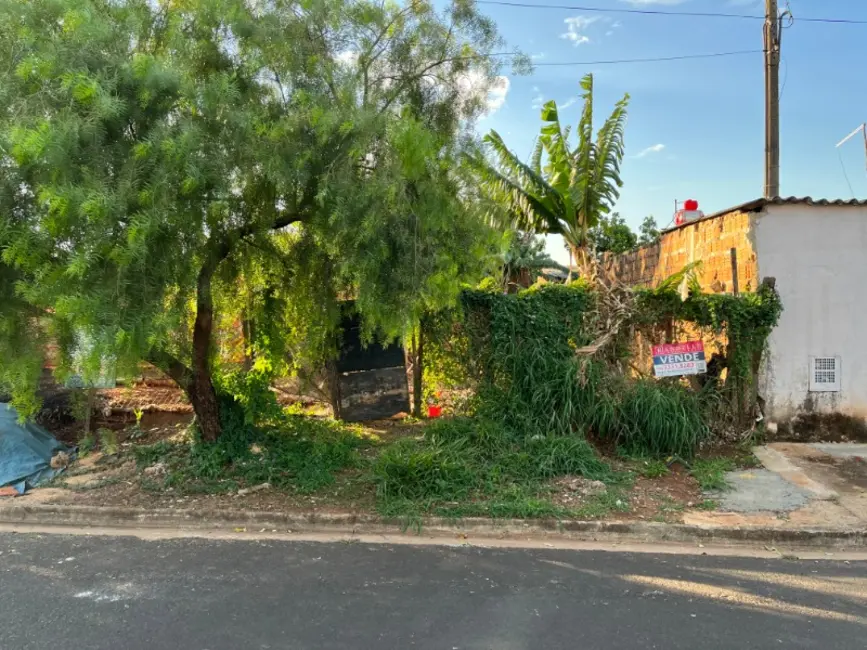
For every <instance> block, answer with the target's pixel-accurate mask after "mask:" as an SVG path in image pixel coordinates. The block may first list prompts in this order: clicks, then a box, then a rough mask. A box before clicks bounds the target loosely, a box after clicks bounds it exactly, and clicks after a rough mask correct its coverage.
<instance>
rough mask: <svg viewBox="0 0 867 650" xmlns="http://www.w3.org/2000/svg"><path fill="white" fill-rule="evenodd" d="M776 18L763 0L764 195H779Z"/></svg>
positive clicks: (771, 0) (773, 5)
mask: <svg viewBox="0 0 867 650" xmlns="http://www.w3.org/2000/svg"><path fill="white" fill-rule="evenodd" d="M780 27H781V25H780V19H779V16H778V9H777V0H765V198H768V199H771V198H774V197H777V196H779V195H780V31H781V29H780Z"/></svg>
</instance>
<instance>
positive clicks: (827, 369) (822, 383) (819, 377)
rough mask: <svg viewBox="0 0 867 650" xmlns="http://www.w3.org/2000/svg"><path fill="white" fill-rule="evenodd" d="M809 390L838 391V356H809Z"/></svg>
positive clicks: (820, 391)
mask: <svg viewBox="0 0 867 650" xmlns="http://www.w3.org/2000/svg"><path fill="white" fill-rule="evenodd" d="M810 391H811V392H814V393H837V392H839V391H840V357H810Z"/></svg>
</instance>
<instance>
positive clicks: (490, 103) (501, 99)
mask: <svg viewBox="0 0 867 650" xmlns="http://www.w3.org/2000/svg"><path fill="white" fill-rule="evenodd" d="M511 85H512V82H511V81H509V78H508V77H503V76H499V77H497V78H496V79H495V80H494V83H493V85H491V87H490V88H489V89H488V99H487V107H488V111H487V114H488V115H491V114H493V113H496V112H497V111H498V110H500V109H501V108H502V107H503V104H505V103H506V95H508V94H509V87H510V86H511Z"/></svg>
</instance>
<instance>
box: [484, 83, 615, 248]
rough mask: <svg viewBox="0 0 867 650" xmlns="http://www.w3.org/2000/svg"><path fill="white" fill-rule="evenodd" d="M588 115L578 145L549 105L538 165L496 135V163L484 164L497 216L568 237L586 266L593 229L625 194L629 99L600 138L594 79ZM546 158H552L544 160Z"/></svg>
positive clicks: (588, 90)
mask: <svg viewBox="0 0 867 650" xmlns="http://www.w3.org/2000/svg"><path fill="white" fill-rule="evenodd" d="M581 88H582V89H583V90H584V94H583V96H582V97H583V99H584V110H583V111H582V113H581V119H580V120H579V122H578V128H577V129H576V131H577V142H576V143H575V145H574V146H573V145H572V144H571V143H570V141H569V136H570V128H569V127H566V128H565V129H564V128H563V127H562V126H561V124H560V117H559V113H558V110H557V104H556V103H555V102H554V101H549V102H547V103H546V104H545V105H544V106H543V107H542V121H543V122H544V124H543V126H542V128H541V132H540V135H539V138H538V140H537V143H536V148H535V150H534V152H533V156H532V160H531V162H530V164H525V163H523V162H522V161H521V160H520V158H519V157H518V156H517V155H515V154H514V153H513V152H512V151H510V150H509V148H508V147H507V146H506V144H505V142H504V141H503V139H502V137H501V136H500V135H499V133H497V132H496V131H491V132H490V134H488V135H487V136H486V137H485V142H486V143H487V144H488V145H489V147H490V149H491V152H492V154H493V156H494V158H495V161H496V163H497V164H496V165H493V166H492V165H489V164H488V163H487V162H486V161H485V160H483V159H476V162H475V167H476V169H477V172H478V173H479V176H480V178H481V181H482V185H483V187H484V189H485V190H486V191H487V193H488V196H489V197H490V198H491V199H492V201H493V202H494V203H495V204H496V205H498V206H499V210H498V211H495V213H494V216H495V217H500V218H502V217H503V216H505V218H506V219H507V220H508V221H509V222H511V223H512V225H513V226H514V227H515V228H518V229H520V230H525V231H529V232H536V233H554V234H560V235H563V238H564V239H565V240H566V242H567V244H568V245H569V247H570V249H571V250H572V253H573V257H574V259H575V260H576V262H577V263H578V264H579V265H583V264H584V263H585V262H586V260H587V257H586V253H587V247H588V231H589V230H590V228H593V227H594V226H595V225H596V224H597V223H598V222H599V219H600V217H602V216H604V215H607V214H608V213H609V212H610V211H611V208H612V206H613V204H614V202H615V201H616V200H617V198H618V197H619V196H620V190H619V188H620V187H621V186H622V184H623V183H622V181H621V180H620V164H621V162H622V160H623V152H624V148H623V147H624V145H623V135H624V126H625V122H626V107H627V104H628V101H629V96H628V95H625V96H624V97H623V98H622V99H621V100H620V101H619V102H617V104H616V106H615V108H614V111H613V112H612V113H611V115H610V116H609V117H608V119H606V120H605V122H604V123H603V124H602V127H601V128H600V129H599V131H598V132H597V134H596V139H595V140H594V138H593V75H587V76H586V77H584V78H583V79H582V81H581ZM543 159H544V160H543Z"/></svg>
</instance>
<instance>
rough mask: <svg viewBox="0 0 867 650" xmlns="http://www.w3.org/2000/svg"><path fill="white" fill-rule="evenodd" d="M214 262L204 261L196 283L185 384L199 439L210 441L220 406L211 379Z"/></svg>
mask: <svg viewBox="0 0 867 650" xmlns="http://www.w3.org/2000/svg"><path fill="white" fill-rule="evenodd" d="M216 266H217V265H216V264H215V263H213V262H206V263H205V264H204V266H202V269H201V271H199V278H198V282H197V284H196V321H195V323H194V324H193V356H192V361H193V363H192V368H191V371H192V374H191V377H190V380H189V384H188V387H187V394H188V395H189V397H190V404H192V406H193V412H194V413H195V414H196V421H197V422H198V424H199V431H201V434H202V439H203V440H206V441H208V442H213V441H214V440H216V439H217V438H219V437H220V433H221V431H222V426H221V423H220V406H219V403H218V401H217V391H216V390H215V389H214V383H213V381H212V380H211V337H212V334H213V329H214V300H213V296H212V293H211V278H212V276H213V275H214V271H215V270H216Z"/></svg>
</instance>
